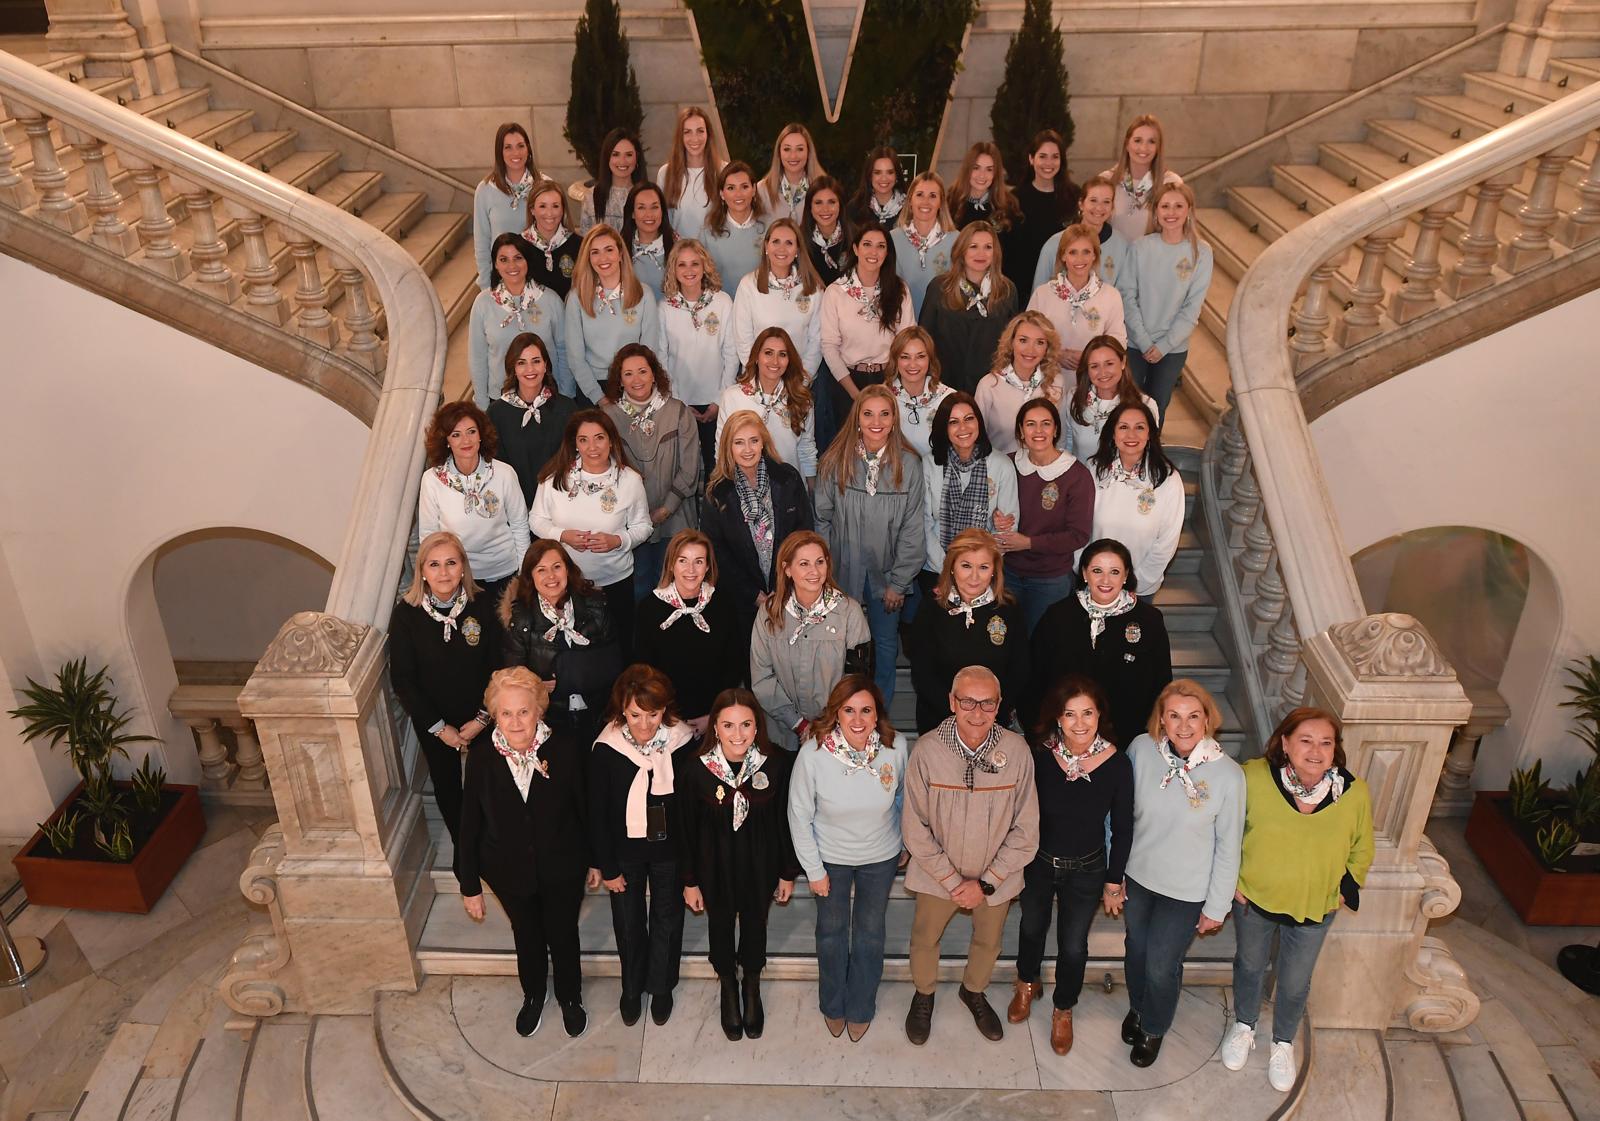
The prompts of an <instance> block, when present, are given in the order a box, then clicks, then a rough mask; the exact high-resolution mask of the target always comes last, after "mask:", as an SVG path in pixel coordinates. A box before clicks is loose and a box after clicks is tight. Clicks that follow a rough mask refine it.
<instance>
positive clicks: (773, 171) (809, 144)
mask: <svg viewBox="0 0 1600 1121" xmlns="http://www.w3.org/2000/svg"><path fill="white" fill-rule="evenodd" d="M796 135H799V136H803V137H805V141H806V185H807V187H809V186H810V185H811V184H812V183H815V182H816V181H817V179H818V178H819V177H820V176H822V175H823V174H824V172H823V170H822V164H821V163H819V162H818V161H817V143H816V141H814V140H812V139H811V132H810V130H809V129H807V128H806V126H805V125H803V124H800V123H799V122H798V121H794V122H791V123H789V124H786V125H784V126H783V128H782V130H780V131H779V133H778V139H776V140H774V141H773V142H772V165H771V166H770V167H769V168H768V169H767V173H766V174H765V175H763V176H762V177H761V189H762V190H763V191H765V192H766V193H767V197H768V198H770V199H771V200H772V201H773V202H774V203H776V202H777V201H778V183H779V181H780V180H782V178H783V161H782V160H781V159H779V153H780V152H781V151H782V150H783V141H784V138H785V137H788V136H796ZM839 205H840V207H841V208H843V206H844V199H840V200H839Z"/></svg>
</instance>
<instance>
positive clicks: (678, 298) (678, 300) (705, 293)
mask: <svg viewBox="0 0 1600 1121" xmlns="http://www.w3.org/2000/svg"><path fill="white" fill-rule="evenodd" d="M713 294H714V293H712V291H711V290H710V289H709V288H702V289H700V295H699V296H697V297H695V299H693V300H690V299H688V298H687V297H685V296H684V294H683V293H682V292H674V293H673V294H672V295H671V296H669V297H667V306H668V307H675V308H678V309H679V310H681V311H686V312H688V313H689V324H690V326H692V327H693V328H694V329H695V330H696V331H698V330H700V313H701V312H702V311H705V310H706V308H708V307H710V306H711V297H712V295H713Z"/></svg>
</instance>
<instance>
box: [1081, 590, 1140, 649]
mask: <svg viewBox="0 0 1600 1121" xmlns="http://www.w3.org/2000/svg"><path fill="white" fill-rule="evenodd" d="M1135 602H1137V601H1136V600H1135V599H1134V595H1133V593H1132V592H1130V591H1128V589H1127V588H1123V589H1122V591H1120V592H1118V593H1117V598H1116V599H1114V600H1112V601H1111V602H1110V603H1096V602H1095V601H1094V597H1093V596H1091V595H1090V594H1089V589H1088V588H1079V589H1078V605H1079V606H1080V607H1082V608H1083V611H1084V614H1086V615H1088V616H1089V649H1091V650H1093V649H1094V648H1095V647H1096V646H1097V645H1099V642H1100V636H1101V635H1102V634H1104V633H1105V630H1106V620H1107V619H1110V618H1112V617H1113V616H1116V615H1121V614H1123V613H1124V612H1127V611H1132V610H1133V605H1134V603H1135Z"/></svg>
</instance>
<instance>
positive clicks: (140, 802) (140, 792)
mask: <svg viewBox="0 0 1600 1121" xmlns="http://www.w3.org/2000/svg"><path fill="white" fill-rule="evenodd" d="M152 758H153V756H149V755H146V756H145V757H144V762H142V763H140V764H139V769H138V770H137V771H134V772H133V774H132V775H131V776H130V777H131V779H132V780H133V801H134V804H135V805H137V806H138V807H139V809H140V810H141V811H142V812H144V813H155V812H156V811H157V810H158V809H160V808H161V788H162V787H163V786H165V785H166V783H167V772H166V771H165V770H164V769H163V768H161V767H153V766H151V764H150V760H151V759H152Z"/></svg>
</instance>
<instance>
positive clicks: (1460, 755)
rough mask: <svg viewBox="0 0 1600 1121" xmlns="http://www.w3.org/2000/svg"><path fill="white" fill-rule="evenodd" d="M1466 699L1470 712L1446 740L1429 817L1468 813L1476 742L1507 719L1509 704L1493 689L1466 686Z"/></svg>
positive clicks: (1503, 723)
mask: <svg viewBox="0 0 1600 1121" xmlns="http://www.w3.org/2000/svg"><path fill="white" fill-rule="evenodd" d="M1467 698H1468V699H1469V700H1470V701H1471V702H1472V715H1471V716H1470V717H1469V718H1468V719H1467V722H1466V723H1465V724H1463V725H1462V726H1461V727H1460V728H1457V729H1456V734H1455V738H1454V739H1453V740H1451V741H1450V752H1449V754H1448V755H1446V756H1445V757H1444V773H1443V774H1441V775H1440V776H1439V791H1438V793H1437V794H1435V795H1434V798H1433V809H1432V811H1431V812H1430V814H1429V816H1430V817H1466V816H1467V815H1468V814H1470V813H1472V796H1473V790H1472V771H1473V768H1475V767H1476V766H1477V764H1478V744H1479V743H1480V742H1481V741H1482V740H1483V737H1484V736H1487V735H1488V734H1489V733H1490V732H1492V731H1494V730H1495V729H1496V728H1503V727H1505V723H1506V721H1507V720H1509V719H1511V706H1510V705H1508V704H1506V701H1505V698H1504V697H1502V696H1501V695H1500V693H1499V691H1498V690H1496V689H1494V688H1491V687H1489V686H1483V687H1481V688H1474V689H1468V690H1467Z"/></svg>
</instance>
